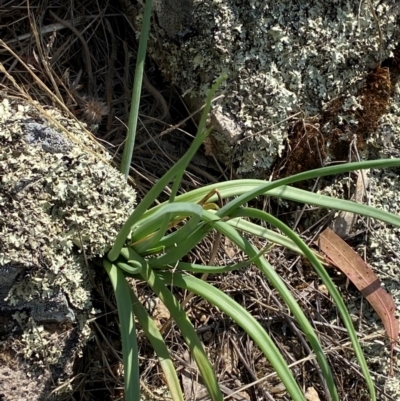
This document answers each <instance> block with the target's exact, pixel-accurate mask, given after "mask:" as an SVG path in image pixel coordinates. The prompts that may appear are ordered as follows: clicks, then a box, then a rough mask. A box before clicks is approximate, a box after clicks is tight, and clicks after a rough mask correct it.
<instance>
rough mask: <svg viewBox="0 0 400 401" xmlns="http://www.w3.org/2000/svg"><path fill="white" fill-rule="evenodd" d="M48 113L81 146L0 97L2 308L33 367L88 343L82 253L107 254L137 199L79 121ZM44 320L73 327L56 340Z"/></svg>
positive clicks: (29, 109)
mask: <svg viewBox="0 0 400 401" xmlns="http://www.w3.org/2000/svg"><path fill="white" fill-rule="evenodd" d="M46 112H47V113H48V114H49V115H50V116H51V117H52V118H53V119H54V120H56V121H57V122H58V123H60V124H61V125H62V126H63V127H65V128H66V129H67V130H68V132H69V133H70V134H71V135H72V136H73V137H75V139H77V140H78V142H76V141H75V140H72V139H71V138H69V137H68V136H66V135H65V134H64V133H62V132H61V131H60V129H59V127H57V126H56V125H53V124H52V122H51V119H47V118H46V119H45V118H44V116H43V115H41V114H40V113H39V111H38V110H37V109H36V108H35V107H33V106H32V105H30V104H28V103H25V102H23V101H22V100H20V99H11V98H7V97H6V96H1V97H0V146H1V148H2V151H1V152H0V187H1V190H0V274H1V277H2V278H1V279H0V290H1V291H2V292H1V291H0V295H2V297H1V299H0V309H1V310H3V311H6V312H7V313H11V312H12V313H13V317H14V319H15V320H16V321H17V322H18V325H19V326H20V328H21V329H22V330H23V334H22V337H21V339H20V341H19V343H18V344H19V345H18V347H17V348H18V355H19V357H22V356H23V357H24V358H25V361H26V363H27V366H31V365H30V364H32V368H33V366H36V367H39V368H40V367H43V368H46V367H48V366H50V365H51V366H53V365H55V364H59V365H60V366H61V367H62V366H63V363H64V362H65V363H71V361H73V357H74V355H76V354H77V353H79V352H80V350H81V349H82V346H83V345H84V344H85V342H86V340H87V339H88V338H89V335H90V330H89V327H88V323H87V321H88V319H89V318H90V317H91V311H92V303H91V289H92V288H91V278H90V276H89V269H91V266H90V265H89V266H86V263H85V258H84V255H83V252H84V253H85V256H86V258H87V260H89V263H90V261H91V260H92V259H93V258H94V257H102V256H104V255H105V253H106V252H107V251H108V249H109V248H110V247H111V245H112V242H113V240H114V239H115V237H116V235H117V233H118V231H119V229H120V228H121V226H122V224H123V223H124V222H125V220H126V219H127V217H128V216H129V214H130V213H131V212H132V211H133V208H134V205H135V200H136V196H135V192H134V190H133V189H132V188H130V187H129V186H128V185H127V184H126V182H125V179H124V177H123V175H122V174H120V173H119V172H118V171H117V170H116V169H115V168H114V167H112V166H111V165H109V164H108V163H107V161H106V160H105V158H106V157H107V156H106V155H105V152H104V150H103V149H101V148H100V147H99V146H98V145H97V144H96V143H95V142H94V141H93V139H91V138H89V137H88V136H87V135H88V134H89V133H84V130H83V129H82V126H81V125H80V124H79V123H77V122H76V121H74V120H71V119H68V118H66V117H64V116H63V115H62V114H61V113H60V112H58V111H57V110H53V109H51V108H47V109H46ZM96 155H98V156H96ZM108 159H109V160H110V157H108ZM90 274H91V275H93V274H94V272H93V271H91V273H90ZM48 323H50V324H51V323H57V324H61V323H63V324H72V325H73V327H74V330H72V331H71V330H69V331H68V333H69V334H65V335H63V336H60V335H59V334H56V333H52V332H51V331H47V330H46V329H44V328H43V327H44V326H43V325H44V324H48ZM3 334H4V333H3ZM70 335H71V336H72V337H71V339H69V336H70ZM10 341H11V340H10ZM64 341H65V342H66V343H65V344H64ZM68 347H70V348H71V347H72V349H69V348H68ZM69 351H71V353H70V354H68V352H69ZM62 353H63V355H64V354H65V353H67V354H68V355H69V360H68V361H65V360H62V359H61V360H60V358H61V354H62ZM67 354H65V355H67ZM65 355H64V357H65ZM61 371H62V369H61Z"/></svg>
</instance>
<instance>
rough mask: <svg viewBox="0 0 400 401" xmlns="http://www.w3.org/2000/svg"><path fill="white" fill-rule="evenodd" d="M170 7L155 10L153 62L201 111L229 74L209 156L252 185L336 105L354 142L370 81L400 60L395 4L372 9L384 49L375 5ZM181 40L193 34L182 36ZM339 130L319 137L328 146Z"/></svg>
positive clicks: (224, 1) (317, 0)
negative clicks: (306, 124)
mask: <svg viewBox="0 0 400 401" xmlns="http://www.w3.org/2000/svg"><path fill="white" fill-rule="evenodd" d="M167 3H168V4H169V10H168V13H165V12H164V11H165V10H164V8H163V7H161V8H160V7H155V13H156V15H157V18H158V21H159V24H158V29H157V30H156V31H155V32H153V35H152V36H151V40H150V53H151V55H152V57H153V58H154V59H155V60H156V62H157V63H158V65H159V66H160V69H161V71H162V72H163V74H164V76H165V78H166V79H167V80H169V81H171V82H172V83H174V84H175V85H176V86H177V87H178V88H179V89H180V90H181V94H182V95H184V96H185V99H186V100H187V101H188V103H189V104H190V105H191V106H192V108H193V109H196V108H198V107H199V106H200V105H201V104H202V103H203V102H204V99H205V96H206V93H207V90H208V88H209V87H210V86H211V84H212V82H213V81H214V80H215V79H216V78H218V77H219V76H220V75H221V74H222V73H227V74H228V80H227V81H226V83H225V85H223V86H222V87H221V88H220V90H219V93H218V94H222V95H224V96H223V98H221V99H220V100H218V101H217V102H216V104H215V107H214V111H213V116H212V124H213V126H214V127H215V128H216V132H215V133H214V134H213V136H212V143H209V144H208V147H209V149H212V151H213V153H214V154H215V155H216V156H217V158H218V159H219V160H221V161H223V162H224V163H225V164H227V165H228V166H232V167H233V168H234V170H235V171H236V172H237V173H238V174H241V175H244V176H246V175H247V176H249V175H250V176H251V177H252V178H256V177H257V176H258V177H262V178H265V177H268V176H269V173H268V171H269V169H270V167H271V166H272V164H273V163H274V161H275V160H276V159H277V157H278V156H279V155H281V154H282V151H283V150H284V148H285V144H286V139H287V137H288V135H289V133H290V129H291V128H292V127H293V126H294V124H296V122H298V121H307V120H308V119H310V118H313V119H314V121H315V118H316V119H317V120H318V119H319V116H320V115H321V114H323V113H326V112H331V109H332V108H335V107H336V103H335V102H337V101H338V99H340V103H341V104H340V107H338V108H337V110H336V109H335V111H334V113H335V114H336V123H335V124H336V125H339V128H340V127H344V126H346V127H347V128H346V129H347V131H346V130H344V129H343V130H342V131H343V134H341V136H343V137H346V135H351V132H352V131H353V130H354V129H356V127H357V124H358V123H359V122H358V121H357V118H356V117H357V111H360V110H361V109H362V107H363V106H362V104H361V103H362V99H361V96H360V91H361V89H362V88H363V87H364V86H365V83H366V77H367V75H368V73H369V72H371V71H372V70H373V69H374V68H375V67H377V66H378V65H379V62H380V61H381V60H385V59H387V58H388V57H393V51H394V49H395V48H396V46H398V45H399V41H400V29H399V26H400V25H399V22H400V19H399V16H400V9H399V7H398V4H397V3H398V2H397V1H396V0H383V1H381V2H379V3H377V4H375V3H374V2H372V3H373V7H374V9H375V12H376V16H377V18H378V22H379V26H380V29H381V32H382V49H381V48H380V39H379V30H378V27H377V23H376V21H375V18H374V14H373V12H372V11H371V8H370V6H369V2H367V1H365V2H361V3H359V2H353V1H348V0H337V1H332V2H327V1H324V0H311V1H306V2H294V1H291V0H283V1H258V0H252V1H249V2H240V1H239V2H238V1H235V0H221V1H202V0H193V1H192V2H191V5H190V6H191V7H189V6H187V3H190V2H189V1H188V0H185V1H179V0H174V1H172V0H171V1H169V2H167ZM172 10H173V11H172ZM190 10H193V11H192V15H191V18H189V16H188V12H189V11H190ZM170 14H174V15H175V17H174V18H169V17H168V15H170ZM140 18H141V17H139V18H138V21H139V22H140ZM177 21H178V22H177ZM183 31H186V32H191V33H192V34H187V35H180V36H179V35H178V32H183ZM381 53H382V54H381ZM334 128H337V127H335V126H332V124H321V126H320V127H319V130H320V135H322V136H324V137H325V138H326V142H329V140H328V138H329V134H330V133H331V131H332V130H333V129H334ZM340 129H341V128H340ZM344 139H346V138H344ZM347 139H348V138H347Z"/></svg>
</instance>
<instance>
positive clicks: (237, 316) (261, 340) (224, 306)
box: [158, 272, 305, 401]
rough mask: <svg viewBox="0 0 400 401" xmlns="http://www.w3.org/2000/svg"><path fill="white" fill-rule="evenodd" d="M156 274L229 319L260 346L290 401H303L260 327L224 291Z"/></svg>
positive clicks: (190, 279)
mask: <svg viewBox="0 0 400 401" xmlns="http://www.w3.org/2000/svg"><path fill="white" fill-rule="evenodd" d="M158 275H159V276H160V277H162V278H163V280H165V282H166V283H167V284H170V285H174V286H177V287H181V288H185V289H187V290H189V291H191V292H194V293H195V294H198V295H200V296H201V297H202V298H204V299H206V300H207V301H208V302H210V303H211V304H213V305H215V306H217V307H218V308H219V309H220V310H221V311H223V312H224V313H226V314H227V315H228V316H230V317H231V318H232V319H233V320H234V321H235V322H236V323H237V324H238V325H239V326H240V327H242V328H243V330H245V331H246V333H247V334H248V335H249V336H250V337H251V338H252V339H253V340H254V342H255V343H256V344H257V345H258V346H259V347H260V349H261V350H262V351H263V353H264V355H265V356H266V358H267V359H268V360H269V362H270V363H271V365H272V366H273V368H274V369H275V371H276V373H277V374H278V376H279V377H280V378H281V380H282V382H283V383H284V385H285V387H286V389H287V391H288V392H289V394H290V395H291V397H292V398H293V399H294V400H304V401H305V397H304V395H303V393H302V391H301V390H300V388H299V386H298V384H297V383H296V380H295V379H294V377H293V375H292V372H291V371H290V369H289V368H288V366H287V363H286V361H285V360H284V359H283V357H282V355H281V353H280V352H279V350H278V348H277V347H276V345H275V344H274V342H273V341H272V340H271V338H270V337H269V335H268V334H267V333H266V331H265V330H264V329H263V328H262V326H261V325H260V324H259V323H258V322H257V321H256V320H255V319H254V317H253V316H252V315H251V314H250V313H249V312H247V311H246V310H245V309H244V308H243V307H242V306H241V305H239V304H238V303H237V302H236V301H234V300H233V299H232V298H230V297H229V296H228V295H226V294H225V293H224V292H222V291H220V290H218V289H217V288H215V287H213V286H212V285H210V284H208V283H206V282H205V281H203V280H200V279H198V278H195V277H191V276H188V275H185V274H184V273H178V272H175V273H158Z"/></svg>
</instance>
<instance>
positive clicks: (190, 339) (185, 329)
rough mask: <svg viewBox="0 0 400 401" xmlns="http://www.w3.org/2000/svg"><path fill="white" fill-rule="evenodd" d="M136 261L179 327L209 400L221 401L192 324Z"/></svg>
mask: <svg viewBox="0 0 400 401" xmlns="http://www.w3.org/2000/svg"><path fill="white" fill-rule="evenodd" d="M136 260H137V261H138V262H140V263H142V264H143V266H142V267H143V268H142V271H141V272H140V275H141V277H142V278H143V280H145V281H146V282H147V284H148V285H149V286H150V287H151V289H152V290H153V291H154V293H155V294H157V296H158V297H159V298H160V299H161V301H162V302H163V303H164V305H165V306H166V307H167V309H168V310H169V312H170V313H171V316H172V317H173V319H174V321H175V322H176V325H177V326H178V327H179V330H180V331H181V333H182V336H183V338H184V339H185V342H186V344H187V345H188V346H189V350H190V352H191V354H192V356H193V359H194V360H195V361H196V364H197V366H198V368H199V371H200V374H201V377H202V378H203V381H204V384H205V386H206V388H207V390H208V393H209V395H210V397H211V400H212V401H223V396H222V393H221V390H220V388H219V385H218V380H217V378H216V377H215V373H214V370H213V367H212V365H211V363H210V361H209V360H208V358H207V355H206V353H205V351H204V349H203V346H202V344H201V341H200V339H199V337H198V335H197V333H196V331H195V330H194V328H193V326H192V324H191V323H190V321H189V319H188V317H187V315H186V313H185V311H184V309H183V308H182V307H181V305H180V304H179V302H178V300H177V299H176V298H175V296H174V295H173V294H172V293H171V291H169V289H168V288H167V287H166V286H165V284H164V283H163V282H162V280H161V279H160V278H159V277H158V276H156V274H155V273H154V271H153V270H152V269H151V268H150V267H149V265H148V264H147V263H146V261H145V260H144V259H143V258H142V257H141V256H140V255H137V258H136Z"/></svg>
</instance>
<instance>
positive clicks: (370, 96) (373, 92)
mask: <svg viewBox="0 0 400 401" xmlns="http://www.w3.org/2000/svg"><path fill="white" fill-rule="evenodd" d="M391 88H392V84H391V81H390V70H389V68H386V67H377V68H375V70H374V71H372V72H371V73H370V74H369V75H368V76H367V79H366V86H365V88H364V90H363V93H362V94H361V96H360V98H361V105H362V109H360V110H357V112H356V119H357V121H358V126H357V129H356V132H355V134H356V135H357V139H358V142H357V143H358V146H359V147H360V148H361V149H363V148H364V147H365V143H366V141H367V139H368V137H369V135H370V134H372V133H373V132H374V131H375V130H376V129H377V127H378V122H379V119H380V118H381V117H382V116H383V115H384V114H385V113H386V112H387V110H388V107H389V104H390V93H391Z"/></svg>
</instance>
